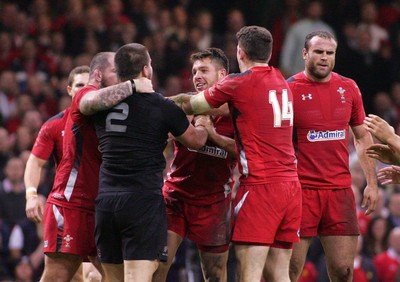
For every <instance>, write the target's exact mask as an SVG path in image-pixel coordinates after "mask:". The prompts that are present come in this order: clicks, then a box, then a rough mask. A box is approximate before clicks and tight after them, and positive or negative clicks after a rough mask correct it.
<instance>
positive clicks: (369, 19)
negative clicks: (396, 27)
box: [360, 1, 389, 52]
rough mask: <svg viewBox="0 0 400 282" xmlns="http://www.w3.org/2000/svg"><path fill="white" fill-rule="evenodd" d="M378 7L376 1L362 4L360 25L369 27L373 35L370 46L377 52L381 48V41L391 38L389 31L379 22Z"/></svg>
mask: <svg viewBox="0 0 400 282" xmlns="http://www.w3.org/2000/svg"><path fill="white" fill-rule="evenodd" d="M377 20H378V7H377V5H376V4H375V2H374V1H365V2H363V4H362V5H361V22H360V26H362V27H363V28H367V29H368V31H369V34H370V35H371V41H370V48H371V50H372V51H373V52H377V51H378V50H379V49H380V48H381V43H382V42H384V41H388V40H389V34H388V32H387V31H386V30H385V29H384V28H382V27H380V26H379V25H378V24H377Z"/></svg>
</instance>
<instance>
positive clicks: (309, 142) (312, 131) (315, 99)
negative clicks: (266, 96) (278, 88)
mask: <svg viewBox="0 0 400 282" xmlns="http://www.w3.org/2000/svg"><path fill="white" fill-rule="evenodd" d="M288 83H289V86H290V89H291V90H292V93H293V99H294V126H295V130H296V133H297V149H298V156H297V157H298V173H299V179H300V182H301V184H302V187H303V188H319V189H323V188H325V189H337V188H348V187H350V185H351V175H350V171H349V152H348V137H349V125H350V126H357V125H361V124H362V123H363V121H364V118H365V113H364V107H363V104H362V97H361V93H360V90H359V89H358V87H357V85H356V83H355V82H354V81H353V80H351V79H348V78H345V77H342V76H340V75H338V74H337V73H334V72H332V78H331V80H330V81H329V82H322V83H318V82H313V81H311V80H309V79H308V78H307V77H306V76H305V75H304V73H303V72H301V73H298V74H296V75H295V76H293V77H291V78H289V79H288Z"/></svg>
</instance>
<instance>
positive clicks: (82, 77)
mask: <svg viewBox="0 0 400 282" xmlns="http://www.w3.org/2000/svg"><path fill="white" fill-rule="evenodd" d="M88 82H89V73H87V72H85V73H78V74H76V75H75V76H74V80H73V82H72V85H71V86H68V89H67V90H68V94H69V95H71V96H72V97H74V96H75V94H76V92H78V90H79V89H81V88H82V87H83V86H85V85H86V84H88Z"/></svg>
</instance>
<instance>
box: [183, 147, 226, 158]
mask: <svg viewBox="0 0 400 282" xmlns="http://www.w3.org/2000/svg"><path fill="white" fill-rule="evenodd" d="M188 150H189V151H192V152H197V153H200V154H205V155H209V156H213V157H217V158H221V159H226V158H227V157H228V152H227V151H225V150H222V149H220V148H218V147H215V146H207V145H205V146H203V147H201V148H200V149H198V150H193V149H189V148H188Z"/></svg>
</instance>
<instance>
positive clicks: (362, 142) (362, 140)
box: [351, 125, 378, 214]
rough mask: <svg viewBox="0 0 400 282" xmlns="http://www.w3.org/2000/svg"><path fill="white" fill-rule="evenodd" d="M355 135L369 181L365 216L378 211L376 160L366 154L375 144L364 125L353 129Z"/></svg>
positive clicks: (355, 143)
mask: <svg viewBox="0 0 400 282" xmlns="http://www.w3.org/2000/svg"><path fill="white" fill-rule="evenodd" d="M351 129H352V131H353V134H354V146H355V148H356V151H357V155H358V160H359V162H360V165H361V167H362V169H363V171H364V175H365V178H366V180H367V187H365V190H364V197H363V201H362V204H361V206H362V207H367V211H366V212H365V214H370V213H372V212H373V211H374V210H375V209H376V203H377V201H378V184H377V180H376V175H375V160H374V159H373V158H369V157H368V156H367V154H366V150H367V148H369V147H370V146H371V145H372V144H373V140H372V136H371V134H370V133H369V132H368V131H367V130H366V129H365V128H364V126H363V125H358V126H354V127H352V128H351Z"/></svg>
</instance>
